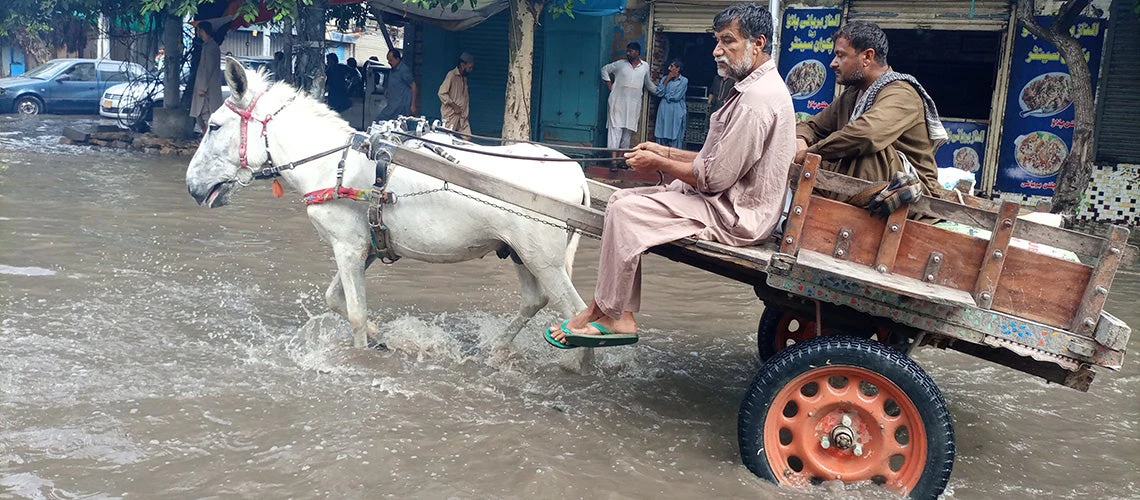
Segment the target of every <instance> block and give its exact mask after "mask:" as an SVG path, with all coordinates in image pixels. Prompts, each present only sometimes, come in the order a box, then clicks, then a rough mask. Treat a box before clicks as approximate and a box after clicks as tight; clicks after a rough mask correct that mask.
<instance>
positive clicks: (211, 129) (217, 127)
mask: <svg viewBox="0 0 1140 500" xmlns="http://www.w3.org/2000/svg"><path fill="white" fill-rule="evenodd" d="M220 128H222V126H221V125H218V124H217V123H211V124H210V132H216V131H217V130H218V129H220Z"/></svg>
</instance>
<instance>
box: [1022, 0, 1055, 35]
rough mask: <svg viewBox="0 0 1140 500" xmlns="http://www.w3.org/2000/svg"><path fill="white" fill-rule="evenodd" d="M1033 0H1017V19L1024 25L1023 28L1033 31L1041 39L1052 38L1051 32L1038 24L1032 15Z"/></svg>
mask: <svg viewBox="0 0 1140 500" xmlns="http://www.w3.org/2000/svg"><path fill="white" fill-rule="evenodd" d="M1033 3H1034V2H1033V0H1018V2H1017V20H1018V21H1021V24H1024V25H1025V29H1027V30H1029V32H1030V33H1033V35H1034V36H1036V37H1037V38H1040V39H1042V40H1047V41H1049V40H1052V39H1053V33H1051V32H1049V30H1046V29H1045V28H1044V27H1042V26H1041V25H1040V24H1037V17H1036V16H1034V15H1033V11H1034V8H1033Z"/></svg>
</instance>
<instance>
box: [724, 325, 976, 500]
mask: <svg viewBox="0 0 1140 500" xmlns="http://www.w3.org/2000/svg"><path fill="white" fill-rule="evenodd" d="M828 365H849V366H857V367H860V368H863V369H866V370H871V371H874V372H876V373H878V374H879V375H881V376H883V377H885V378H887V379H888V380H890V381H891V382H892V383H894V384H895V385H897V386H898V387H899V389H901V390H902V391H903V393H904V394H905V395H906V396H907V397H909V398H910V400H911V402H912V403H914V406H915V408H917V410H918V414H919V415H921V416H922V420H923V421H922V424H923V426H924V428H925V432H926V437H927V439H926V441H927V442H926V446H927V456H926V463H925V464H924V466H923V471H922V476H921V478H920V479H919V481H918V484H917V485H916V486H915V487H914V489H913V490H911V491H910V492H909V496H910V498H914V499H928V498H930V499H933V498H937V497H938V496H939V495H940V494H942V492H943V491H944V490H945V489H946V484H947V482H948V481H949V480H950V472H951V470H952V469H953V467H954V453H955V448H954V423H953V422H952V420H951V418H950V411H949V409H947V407H946V401H945V400H944V399H943V398H942V393H941V391H939V390H938V387H937V386H936V385H935V384H934V381H933V380H932V379H931V378H930V376H929V375H927V373H926V371H925V370H923V369H922V367H920V366H919V365H918V364H917V363H915V362H914V361H913V360H911V359H910V358H908V357H906V355H904V354H903V353H901V352H899V351H897V350H895V349H892V348H890V347H887V346H885V345H883V344H881V343H879V342H876V341H874V340H866V339H860V338H856V337H850V336H845V335H830V336H822V337H815V338H812V339H809V340H807V341H804V342H801V343H798V344H795V345H792V346H789V347H788V348H787V349H784V350H782V351H780V352H779V353H777V355H776V356H775V357H773V358H772V359H771V360H769V361H768V362H767V363H765V364H764V365H763V366H761V367H760V369H759V371H758V372H757V374H756V378H755V379H754V380H753V381H752V385H751V386H750V387H749V388H748V393H747V394H746V395H745V396H744V401H743V402H742V403H741V405H740V415H739V420H738V421H737V438H738V440H739V444H740V456H741V459H742V460H743V462H744V465H745V466H747V467H748V470H750V471H752V473H753V474H756V475H757V476H759V477H761V478H763V479H766V480H768V481H771V482H773V483H777V484H779V483H780V481H779V480H778V479H777V477H778V476H777V474H776V473H775V472H774V471H773V470H772V469H771V467H770V465H769V464H768V456H767V454H766V453H765V452H764V449H765V448H764V442H763V436H764V431H763V425H764V422H765V420H766V419H767V416H768V411H769V410H770V407H771V404H772V401H773V400H774V399H775V398H776V395H777V394H778V393H779V392H780V390H781V389H783V388H784V386H786V385H787V384H788V383H789V382H791V381H792V380H793V379H795V378H796V377H799V376H800V375H802V374H804V373H807V372H808V371H811V370H813V369H815V368H819V367H823V366H828Z"/></svg>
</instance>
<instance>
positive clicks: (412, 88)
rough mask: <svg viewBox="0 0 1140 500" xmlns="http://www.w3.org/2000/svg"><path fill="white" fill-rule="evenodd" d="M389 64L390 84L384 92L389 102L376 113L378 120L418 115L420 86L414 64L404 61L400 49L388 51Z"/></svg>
mask: <svg viewBox="0 0 1140 500" xmlns="http://www.w3.org/2000/svg"><path fill="white" fill-rule="evenodd" d="M388 66H390V67H391V68H392V71H390V72H389V73H388V84H387V87H386V90H385V92H384V94H385V97H387V103H386V104H385V105H384V109H382V110H380V113H379V114H378V115H376V121H378V122H379V121H384V120H393V119H396V118H398V117H399V116H401V115H404V116H415V115H416V100H417V98H418V97H419V96H418V94H419V88H418V87H417V86H416V77H415V75H413V74H412V66H411V65H410V64H405V63H404V57H403V54H402V53H401V52H400V50H399V49H392V50H389V51H388Z"/></svg>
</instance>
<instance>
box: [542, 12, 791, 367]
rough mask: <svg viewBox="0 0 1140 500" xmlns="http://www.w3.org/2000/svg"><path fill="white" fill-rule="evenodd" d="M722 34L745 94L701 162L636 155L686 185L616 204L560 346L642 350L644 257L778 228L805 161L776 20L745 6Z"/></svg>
mask: <svg viewBox="0 0 1140 500" xmlns="http://www.w3.org/2000/svg"><path fill="white" fill-rule="evenodd" d="M713 29H714V30H715V31H716V40H717V45H716V48H715V49H713V57H714V58H715V59H716V63H717V72H718V73H720V74H721V76H727V77H730V78H732V79H734V80H735V81H736V82H737V83H736V85H735V86H734V87H733V90H732V91H731V92H730V93H729V95H728V98H727V99H726V100H725V102H724V106H723V107H721V108H720V110H718V111H717V112H716V113H714V114H713V115H712V117H711V119H710V123H709V132H708V137H707V138H706V139H705V143H704V147H702V148H701V151H700V152H699V153H696V152H692V151H685V150H682V149H677V148H672V147H667V146H664V145H661V144H656V143H652V142H643V143H641V144H638V145H637V147H636V148H634V150H633V151H632V152H629V153H626V155H625V157H626V162H627V163H628V164H629V166H630V168H633V169H635V170H637V171H639V172H653V171H660V172H664V173H667V174H670V175H672V176H673V177H676V178H677V180H676V181H673V183H671V184H669V185H668V186H654V187H644V188H634V189H622V190H619V191H617V192H615V193H614V194H613V195H612V196H610V200H609V205H608V206H607V207H606V219H605V227H604V228H603V230H602V250H601V260H600V262H599V263H598V282H597V286H596V288H595V289H594V298H593V300H592V301H591V302H590V305H589V306H587V307H586V309H585V310H583V311H582V312H580V313H578V314H577V315H575V316H574V317H572V318H570V319H567V320H566V321H564V322H562V324H561V325H556V326H552V327H550V328H548V329H546V332H545V334H544V336H545V339H546V341H547V342H548V343H550V344H551V345H553V346H554V347H557V348H560V349H571V348H574V347H601V346H610V345H624V344H631V343H633V342H636V341H637V338H638V337H637V322H636V321H635V320H634V317H633V313H634V312H637V311H638V310H639V309H640V308H641V254H642V253H643V252H645V251H646V250H648V249H649V248H651V247H654V246H657V245H661V244H664V243H668V242H670V241H675V240H678V239H681V238H685V237H695V238H699V239H704V240H711V241H718V242H721V243H725V244H728V245H739V246H744V245H753V244H756V243H758V242H760V241H763V240H764V239H766V238H767V237H768V236H769V235H770V234H771V233H772V230H773V229H775V227H776V224H777V223H778V221H779V219H780V213H781V212H782V209H783V205H784V195H785V193H786V191H787V183H788V168H789V166H790V165H791V163H792V158H793V157H794V156H795V152H796V118H795V111H794V110H793V109H792V99H791V96H790V95H789V94H788V89H787V87H786V86H785V85H784V81H783V79H782V78H781V77H780V75H779V74H778V73H777V72H776V65H775V63H774V62H773V60H772V57H771V50H772V49H771V46H770V45H769V42H770V40H771V39H772V15H771V14H770V13H769V11H768V9H767V8H765V7H763V6H761V5H759V4H755V3H749V4H737V5H733V6H730V7H728V8H726V9H724V10H723V11H721V13H720V14H717V16H716V18H715V19H714V21H713ZM681 293H683V292H681Z"/></svg>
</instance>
